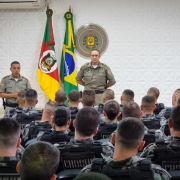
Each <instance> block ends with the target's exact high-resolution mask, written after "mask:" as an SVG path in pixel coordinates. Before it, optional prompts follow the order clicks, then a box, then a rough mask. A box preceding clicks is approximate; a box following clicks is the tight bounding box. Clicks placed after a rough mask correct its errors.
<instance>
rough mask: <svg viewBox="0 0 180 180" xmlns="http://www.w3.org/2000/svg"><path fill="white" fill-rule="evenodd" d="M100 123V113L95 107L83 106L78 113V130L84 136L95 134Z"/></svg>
mask: <svg viewBox="0 0 180 180" xmlns="http://www.w3.org/2000/svg"><path fill="white" fill-rule="evenodd" d="M98 124H99V114H98V112H97V111H96V110H95V109H94V108H82V109H80V110H79V111H78V113H77V114H76V131H77V132H78V133H79V134H81V135H82V136H84V137H86V136H90V135H92V134H93V132H94V131H95V129H96V128H97V127H98Z"/></svg>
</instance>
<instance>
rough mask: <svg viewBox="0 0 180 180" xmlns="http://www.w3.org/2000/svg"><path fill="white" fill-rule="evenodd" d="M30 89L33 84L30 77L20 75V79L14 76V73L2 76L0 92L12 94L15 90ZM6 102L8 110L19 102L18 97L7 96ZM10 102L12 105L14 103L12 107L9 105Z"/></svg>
mask: <svg viewBox="0 0 180 180" xmlns="http://www.w3.org/2000/svg"><path fill="white" fill-rule="evenodd" d="M29 89H31V85H30V83H29V81H28V79H27V78H25V77H23V76H20V77H19V78H18V79H15V78H13V77H12V75H8V76H5V77H4V78H2V80H1V84H0V93H7V94H12V93H14V92H19V91H22V90H29ZM6 103H7V105H6V111H8V110H9V109H11V108H12V107H13V105H15V104H16V103H17V102H16V98H7V99H6ZM8 104H9V105H10V106H11V105H12V107H10V106H8Z"/></svg>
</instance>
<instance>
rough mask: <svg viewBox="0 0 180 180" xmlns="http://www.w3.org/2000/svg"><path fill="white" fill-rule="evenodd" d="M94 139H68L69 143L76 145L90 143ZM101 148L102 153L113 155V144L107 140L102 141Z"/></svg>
mask: <svg viewBox="0 0 180 180" xmlns="http://www.w3.org/2000/svg"><path fill="white" fill-rule="evenodd" d="M93 142H94V141H93V139H91V138H89V139H84V140H77V139H74V138H72V139H70V142H69V143H68V144H69V145H73V146H76V147H77V146H78V144H92V143H93ZM102 148H103V155H104V156H111V157H112V156H113V151H114V146H113V145H112V144H111V143H110V142H108V143H102Z"/></svg>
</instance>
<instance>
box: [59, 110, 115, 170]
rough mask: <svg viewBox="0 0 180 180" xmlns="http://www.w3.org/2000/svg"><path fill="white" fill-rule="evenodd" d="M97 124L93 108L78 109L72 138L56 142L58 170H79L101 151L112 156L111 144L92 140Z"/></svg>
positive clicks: (97, 117)
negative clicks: (64, 141)
mask: <svg viewBox="0 0 180 180" xmlns="http://www.w3.org/2000/svg"><path fill="white" fill-rule="evenodd" d="M98 124H99V114H98V112H97V111H96V110H95V109H94V108H89V107H88V108H82V109H80V110H79V111H78V113H77V115H76V119H75V120H74V121H73V125H74V128H75V135H74V138H71V139H70V142H69V143H59V144H56V145H57V147H58V148H59V150H60V152H61V163H60V166H59V169H58V171H62V170H63V169H64V170H66V169H74V168H75V169H79V170H80V169H81V168H83V167H84V166H85V165H87V164H88V162H90V161H91V160H92V159H93V158H94V157H101V154H102V153H103V154H104V156H112V154H113V146H112V144H110V143H109V144H108V143H101V142H99V141H94V140H93V136H94V135H95V134H96V133H97V131H98ZM110 145H111V147H110Z"/></svg>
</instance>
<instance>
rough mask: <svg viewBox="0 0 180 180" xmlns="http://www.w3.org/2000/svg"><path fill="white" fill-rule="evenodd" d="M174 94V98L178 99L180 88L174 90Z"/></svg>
mask: <svg viewBox="0 0 180 180" xmlns="http://www.w3.org/2000/svg"><path fill="white" fill-rule="evenodd" d="M174 94H175V96H176V97H177V98H179V97H180V88H179V89H176V90H175V91H174Z"/></svg>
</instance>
